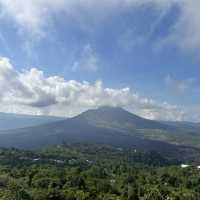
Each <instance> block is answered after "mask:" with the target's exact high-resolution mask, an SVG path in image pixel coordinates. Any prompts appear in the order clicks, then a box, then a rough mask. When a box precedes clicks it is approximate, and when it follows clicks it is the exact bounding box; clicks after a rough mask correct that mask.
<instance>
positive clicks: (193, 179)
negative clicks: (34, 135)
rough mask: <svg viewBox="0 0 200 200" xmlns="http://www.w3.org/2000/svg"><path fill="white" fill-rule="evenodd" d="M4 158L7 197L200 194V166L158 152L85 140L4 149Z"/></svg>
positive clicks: (111, 199) (56, 199) (130, 198)
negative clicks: (183, 164) (85, 142)
mask: <svg viewBox="0 0 200 200" xmlns="http://www.w3.org/2000/svg"><path fill="white" fill-rule="evenodd" d="M0 163H1V165H0V199H1V200H198V199H200V170H198V169H197V168H196V167H195V165H194V166H193V167H187V168H181V167H180V166H179V164H180V163H178V162H176V161H174V162H172V161H169V160H168V159H166V158H164V157H162V156H161V155H160V154H158V153H156V152H146V153H145V152H138V151H137V150H136V149H133V148H129V149H122V148H116V147H111V146H103V145H83V144H82V145H80V144H74V145H61V146H55V147H49V148H46V149H43V150H40V151H34V152H33V151H23V150H17V149H1V150H0ZM176 164H177V165H176Z"/></svg>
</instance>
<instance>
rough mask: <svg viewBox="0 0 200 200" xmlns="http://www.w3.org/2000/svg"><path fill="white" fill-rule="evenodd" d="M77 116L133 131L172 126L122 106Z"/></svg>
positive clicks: (107, 107) (107, 125) (103, 108)
mask: <svg viewBox="0 0 200 200" xmlns="http://www.w3.org/2000/svg"><path fill="white" fill-rule="evenodd" d="M75 118H77V119H79V120H87V121H88V123H90V124H92V125H94V126H98V127H104V128H105V127H106V128H113V129H118V130H126V131H132V130H134V129H170V128H172V126H169V125H166V124H162V123H160V122H157V121H153V120H149V119H144V118H142V117H139V116H137V115H135V114H132V113H130V112H128V111H126V110H125V109H123V108H121V107H109V106H103V107H99V108H97V109H91V110H88V111H86V112H83V113H82V114H80V115H78V116H77V117H75Z"/></svg>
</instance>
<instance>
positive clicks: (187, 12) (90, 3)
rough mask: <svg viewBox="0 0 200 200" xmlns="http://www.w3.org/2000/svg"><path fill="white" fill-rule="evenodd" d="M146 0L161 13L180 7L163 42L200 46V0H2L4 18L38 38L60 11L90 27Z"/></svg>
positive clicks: (145, 2)
mask: <svg viewBox="0 0 200 200" xmlns="http://www.w3.org/2000/svg"><path fill="white" fill-rule="evenodd" d="M147 4H152V5H154V6H155V8H156V9H157V10H158V12H161V13H163V11H165V10H168V9H170V8H171V7H172V6H173V5H177V6H178V7H179V9H180V16H179V17H178V18H177V19H174V20H175V25H174V26H173V27H172V28H171V32H170V34H169V35H168V36H167V37H166V38H163V41H164V43H166V42H167V43H173V44H175V45H177V46H178V47H180V48H182V49H184V50H196V49H199V48H200V37H199V35H200V28H199V21H200V13H199V7H200V2H199V1H197V0H118V1H116V0H101V1H97V0H56V1H55V0H15V1H13V0H6V1H5V0H0V8H1V20H5V19H7V18H8V17H9V18H10V19H13V20H14V21H15V23H16V24H17V26H18V30H19V32H20V33H24V32H28V33H29V35H32V36H34V37H36V38H42V37H44V35H45V34H46V31H47V30H48V29H49V27H51V26H53V24H54V17H55V16H57V15H59V16H62V18H63V17H64V18H65V20H66V21H67V20H71V19H73V20H74V21H75V23H77V24H78V26H80V27H81V26H82V27H84V26H86V27H87V28H88V24H87V23H89V24H90V23H91V24H95V23H96V24H98V25H99V24H100V23H99V22H103V21H102V20H107V19H108V17H110V16H112V15H115V14H120V12H122V11H123V10H125V9H134V8H137V7H138V6H144V5H147ZM97 22H98V23H97ZM152 23H154V22H152ZM88 29H89V28H88Z"/></svg>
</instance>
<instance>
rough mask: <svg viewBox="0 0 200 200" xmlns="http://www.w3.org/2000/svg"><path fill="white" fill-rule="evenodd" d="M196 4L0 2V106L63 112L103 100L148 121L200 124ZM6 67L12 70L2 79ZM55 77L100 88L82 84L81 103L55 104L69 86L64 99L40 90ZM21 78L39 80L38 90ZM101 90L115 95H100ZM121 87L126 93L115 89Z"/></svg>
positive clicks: (33, 111)
mask: <svg viewBox="0 0 200 200" xmlns="http://www.w3.org/2000/svg"><path fill="white" fill-rule="evenodd" d="M197 8H200V3H198V2H196V1H190V2H188V1H186V0H183V1H176V0H169V1H165V0H163V1H158V0H141V1H137V0H119V1H118V2H116V1H113V0H108V1H102V2H98V1H90V0H85V1H78V0H77V1H65V0H58V1H56V2H54V1H52V0H46V1H43V0H38V1H34V0H30V1H28V2H27V1H25V0H16V1H15V2H12V1H10V0H8V1H6V2H5V1H2V0H0V46H1V48H0V56H1V59H2V61H1V65H0V69H1V70H0V77H2V78H0V81H1V82H2V85H4V84H3V81H7V83H8V81H9V83H10V85H9V84H8V85H9V87H8V93H5V91H2V92H1V93H2V95H1V96H2V98H1V101H0V102H1V107H2V108H1V111H9V112H20V113H21V112H22V113H28V114H48V115H64V116H65V115H66V116H68V115H75V114H78V113H79V112H81V111H83V110H86V109H88V108H93V107H98V106H101V105H104V104H106V105H107V104H108V105H116V106H122V107H125V108H127V109H128V110H130V111H132V112H136V114H139V115H141V116H144V117H147V118H151V119H166V120H190V121H200V109H199V107H200V105H199V102H200V101H199V100H200V96H199V81H200V77H199V72H200V68H199V63H200V57H199V52H200V38H199V34H200V29H199V28H198V27H197V25H198V20H200V14H199V12H198V9H197ZM5 66H7V68H6V67H5ZM8 66H10V68H12V70H11V71H12V73H11V72H9V73H11V74H12V75H13V74H15V75H14V77H11V78H9V79H8V78H7V77H6V78H5V68H6V69H7V70H8V68H9V67H8ZM33 68H34V69H35V71H34V70H33V71H34V73H33V71H32V73H31V69H33ZM3 72H4V73H3ZM40 72H41V73H42V75H41V73H40ZM6 74H7V72H6ZM39 74H40V75H39ZM30 76H33V77H31V78H30ZM55 76H58V77H59V78H61V77H62V78H63V80H64V82H65V83H66V84H69V82H70V81H71V80H74V81H75V82H76V84H80V87H83V86H84V82H83V81H87V82H88V84H89V87H94V88H93V90H94V91H93V92H95V90H96V89H95V87H98V86H95V84H96V82H98V81H100V82H101V84H100V85H101V86H100V87H101V89H102V91H103V92H102V93H101V94H96V96H95V95H94V94H92V95H91V94H90V92H88V91H90V88H88V89H86V90H87V91H85V89H84V91H85V93H83V94H82V93H81V95H80V94H76V95H78V96H79V97H78V100H77V101H78V102H79V101H80V102H81V103H80V102H79V103H77V104H76V105H74V104H73V105H72V103H71V101H70V100H66V99H65V101H64V100H63V101H60V99H63V98H69V97H66V94H68V93H69V88H68V89H66V91H64V92H63V91H62V95H63V93H65V92H66V93H65V94H64V97H63V96H62V95H61V94H60V91H59V92H58V94H57V93H56V94H55V93H52V91H51V92H49V90H46V88H47V85H45V84H47V83H46V82H48V80H47V79H48V78H49V77H50V78H51V77H54V78H55ZM22 77H23V78H24V79H25V80H26V81H31V80H32V81H35V82H37V80H38V79H41V80H40V81H39V82H38V84H39V85H37V87H39V89H38V88H36V86H35V85H31V83H25V82H24V79H22ZM27 77H28V78H27ZM35 79H37V80H35ZM19 80H20V81H19ZM45 81H46V82H45ZM13 82H15V84H16V83H17V84H18V85H20V88H23V90H26V91H28V92H29V93H30V96H29V97H28V96H27V95H24V91H21V90H20V89H18V88H13ZM19 82H20V83H19ZM56 84H57V82H56V81H55V84H54V85H53V86H51V87H55V88H58V86H57V85H56ZM59 84H60V83H59ZM97 85H98V84H97ZM48 87H49V85H48ZM77 87H79V86H77ZM106 88H109V89H111V90H113V91H114V92H118V93H119V94H117V95H116V94H115V95H114V96H113V93H112V94H110V93H109V95H108V94H107V91H106ZM126 88H128V89H129V92H128V94H126V95H128V97H127V96H126V95H125V96H123V95H124V94H123V95H121V93H120V92H121V91H122V90H123V89H126ZM2 90H3V89H2ZM14 90H19V91H18V92H17V93H16V92H13V91H14ZM38 90H39V91H40V92H38ZM62 90H63V89H62ZM77 90H78V91H79V90H80V88H79V89H77ZM0 91H1V90H0ZM56 91H57V90H56ZM122 93H123V92H122ZM73 94H74V92H73ZM5 95H7V96H10V99H9V101H10V103H9V106H8V105H7V104H8V103H7V102H6V100H7V101H8V99H6V98H5ZM59 95H60V96H59ZM68 95H69V94H68ZM76 95H75V96H76ZM88 95H89V96H88ZM83 96H84V97H83ZM107 96H109V97H107ZM133 96H134V98H133ZM11 97H12V98H13V99H12V98H11ZM79 98H80V99H81V98H84V99H81V100H80V99H79ZM95 98H97V99H98V101H95V102H93V100H94V99H95ZM101 98H108V100H106V101H104V100H103V99H101ZM123 98H125V99H123ZM127 98H130V100H129V101H127ZM116 99H121V100H120V101H119V102H118V100H116ZM51 100H52V101H51ZM45 101H47V102H45ZM73 101H74V99H73ZM82 101H83V102H84V103H83V102H82ZM48 102H52V103H50V104H48ZM85 102H86V103H85ZM91 102H92V103H91ZM99 102H103V103H102V104H101V103H99ZM11 104H12V106H10V105H11ZM60 109H62V110H63V109H64V110H65V112H59V111H58V110H60Z"/></svg>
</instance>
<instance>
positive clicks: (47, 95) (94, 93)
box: [0, 58, 184, 120]
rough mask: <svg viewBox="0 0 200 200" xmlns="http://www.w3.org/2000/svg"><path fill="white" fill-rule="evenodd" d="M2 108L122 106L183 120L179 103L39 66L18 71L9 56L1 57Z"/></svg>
mask: <svg viewBox="0 0 200 200" xmlns="http://www.w3.org/2000/svg"><path fill="white" fill-rule="evenodd" d="M0 94H1V95H0V111H2V112H16V113H27V114H46V115H57V116H74V115H76V114H78V113H80V112H82V111H84V110H87V109H89V108H96V107H99V106H103V105H108V106H120V107H124V108H127V109H128V110H130V111H132V112H135V113H136V114H139V115H141V116H144V117H146V118H150V119H166V120H181V119H182V118H183V117H184V112H183V111H181V110H180V109H179V108H178V107H177V106H173V105H169V104H167V103H157V102H155V101H154V100H152V99H148V98H143V97H141V96H140V95H139V94H138V93H137V92H131V90H130V88H121V89H114V88H107V87H104V85H103V83H102V81H96V82H95V83H94V84H91V83H89V82H86V81H83V82H78V81H75V80H68V81H67V80H65V79H63V78H62V77H59V76H51V77H45V75H44V73H43V72H42V71H40V70H38V69H36V68H32V69H30V70H29V71H22V72H19V71H17V70H15V68H14V67H13V66H12V64H11V63H10V61H9V59H8V58H0Z"/></svg>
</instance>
